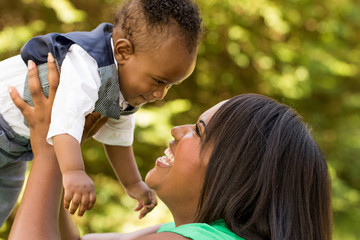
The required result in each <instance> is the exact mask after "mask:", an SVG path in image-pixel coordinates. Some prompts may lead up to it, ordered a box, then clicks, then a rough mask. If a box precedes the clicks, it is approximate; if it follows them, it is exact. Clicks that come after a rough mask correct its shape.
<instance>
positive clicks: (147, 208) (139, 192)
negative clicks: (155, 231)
mask: <svg viewBox="0 0 360 240" xmlns="http://www.w3.org/2000/svg"><path fill="white" fill-rule="evenodd" d="M125 190H126V192H127V194H128V195H129V196H130V197H132V198H134V199H136V200H137V201H138V205H137V206H136V207H135V208H134V211H140V210H141V209H142V210H141V212H140V215H139V218H140V219H141V218H143V217H145V215H146V214H148V213H149V212H151V210H153V208H154V207H155V206H156V205H157V199H156V195H155V192H154V191H153V190H151V189H150V188H149V187H148V186H147V185H146V184H145V183H144V182H143V181H139V182H137V183H134V184H131V185H129V186H127V187H126V188H125Z"/></svg>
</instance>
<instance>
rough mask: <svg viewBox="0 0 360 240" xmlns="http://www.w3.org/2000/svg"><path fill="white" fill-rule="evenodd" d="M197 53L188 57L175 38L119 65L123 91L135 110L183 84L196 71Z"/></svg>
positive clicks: (132, 56)
mask: <svg viewBox="0 0 360 240" xmlns="http://www.w3.org/2000/svg"><path fill="white" fill-rule="evenodd" d="M196 56H197V50H195V51H193V53H189V51H188V50H187V48H186V47H185V46H183V44H179V42H178V41H177V40H176V39H175V38H168V39H166V40H165V41H164V42H163V43H162V44H161V45H160V46H159V47H157V48H156V49H154V50H149V51H146V52H136V51H135V53H133V54H130V55H128V56H127V59H126V60H124V61H122V62H121V63H119V65H118V66H119V68H118V71H119V83H120V90H121V92H122V94H123V96H124V98H125V100H126V101H127V102H128V103H129V104H130V105H132V106H139V105H142V104H145V103H147V102H153V101H156V100H161V99H163V98H164V96H165V95H166V93H167V91H168V89H169V88H170V87H171V86H172V85H177V84H180V83H181V82H182V81H183V80H185V79H186V78H187V77H189V76H190V74H191V73H192V72H193V71H194V68H195V63H196Z"/></svg>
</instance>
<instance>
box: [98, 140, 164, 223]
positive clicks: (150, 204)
mask: <svg viewBox="0 0 360 240" xmlns="http://www.w3.org/2000/svg"><path fill="white" fill-rule="evenodd" d="M104 146H105V151H106V154H107V157H108V159H109V161H110V163H111V165H112V167H113V169H114V171H115V174H116V176H117V177H118V179H119V180H120V182H121V184H122V185H123V186H124V188H125V190H126V192H127V194H128V195H129V196H130V197H132V198H134V199H136V200H138V205H137V207H136V208H135V209H134V210H135V211H139V210H141V209H142V211H141V212H140V215H139V218H143V217H144V216H145V215H146V214H147V213H148V212H150V211H151V210H152V209H153V208H154V207H155V206H156V205H157V199H156V196H155V193H154V191H153V190H151V189H150V188H149V187H148V186H147V185H146V184H145V183H144V182H143V181H142V179H141V175H140V173H139V170H138V168H137V165H136V162H135V157H134V153H133V149H132V146H127V147H123V146H111V145H106V144H105V145H104Z"/></svg>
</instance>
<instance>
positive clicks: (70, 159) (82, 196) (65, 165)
mask: <svg viewBox="0 0 360 240" xmlns="http://www.w3.org/2000/svg"><path fill="white" fill-rule="evenodd" d="M53 143H54V149H55V152H56V156H57V158H58V162H59V166H60V170H61V173H62V177H63V185H64V189H65V193H64V207H65V208H66V209H69V207H70V202H72V203H71V208H70V210H69V212H70V214H74V213H75V212H76V210H77V209H78V208H79V205H80V208H79V211H78V216H82V215H84V213H85V211H86V210H90V209H91V208H92V207H93V205H94V203H95V200H96V195H95V190H94V183H93V181H92V180H91V179H90V177H89V176H88V175H87V174H86V172H85V166H84V162H83V159H82V155H81V148H80V144H79V142H78V141H77V140H76V139H75V138H74V137H72V136H71V135H68V134H60V135H56V136H54V137H53Z"/></svg>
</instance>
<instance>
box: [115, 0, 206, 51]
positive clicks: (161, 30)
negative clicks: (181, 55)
mask: <svg viewBox="0 0 360 240" xmlns="http://www.w3.org/2000/svg"><path fill="white" fill-rule="evenodd" d="M119 31H121V33H122V37H124V38H127V39H129V40H130V41H131V42H132V43H133V45H134V50H135V49H137V50H139V49H142V50H148V49H150V48H154V47H155V48H156V47H157V46H159V45H160V43H161V40H164V39H166V38H167V37H169V36H170V35H172V36H174V35H175V37H177V38H178V39H179V40H181V41H185V42H184V45H185V46H186V47H187V49H188V51H189V52H193V51H194V49H196V47H197V46H198V44H199V43H200V41H201V38H202V35H203V28H202V20H201V17H200V12H199V9H198V7H197V5H196V3H194V2H193V1H192V0H132V1H130V2H128V3H126V4H125V5H124V6H123V7H122V8H121V9H120V11H118V12H117V13H116V14H115V24H114V33H117V32H119Z"/></svg>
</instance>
